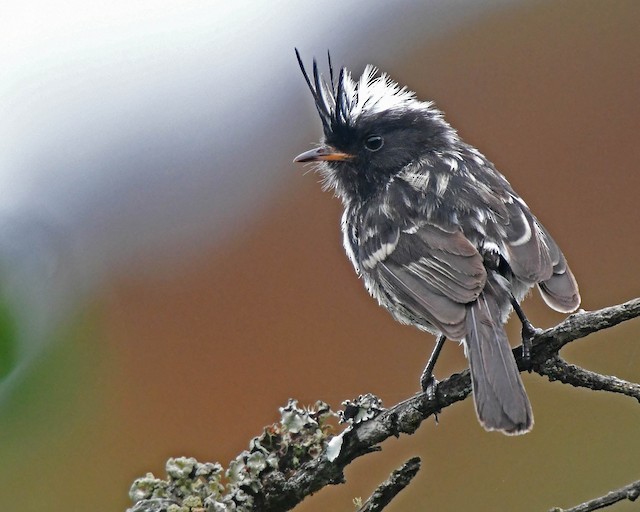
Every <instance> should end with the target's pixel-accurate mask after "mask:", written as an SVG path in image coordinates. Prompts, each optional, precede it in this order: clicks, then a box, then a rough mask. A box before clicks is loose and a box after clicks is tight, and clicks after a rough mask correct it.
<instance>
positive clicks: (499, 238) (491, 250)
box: [296, 56, 580, 434]
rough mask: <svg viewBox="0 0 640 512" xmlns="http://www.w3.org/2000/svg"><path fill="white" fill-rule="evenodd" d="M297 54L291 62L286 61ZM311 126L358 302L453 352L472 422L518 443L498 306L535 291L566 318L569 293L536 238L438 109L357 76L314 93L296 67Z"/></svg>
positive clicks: (313, 155) (545, 236) (551, 247)
mask: <svg viewBox="0 0 640 512" xmlns="http://www.w3.org/2000/svg"><path fill="white" fill-rule="evenodd" d="M298 58H299V56H298ZM300 65H301V68H302V69H303V73H304V75H305V78H306V79H307V82H308V85H309V88H310V89H311V91H312V93H313V96H314V99H315V101H316V107H317V109H318V112H319V114H320V117H321V119H322V122H323V130H324V139H323V141H322V145H321V146H320V147H319V148H317V149H315V150H311V151H308V152H306V153H303V154H302V155H300V156H299V157H297V158H296V161H302V162H306V161H316V162H320V165H319V171H320V173H321V174H322V176H323V179H324V183H325V186H326V187H328V188H332V189H334V190H335V191H336V194H337V195H338V196H339V197H340V198H341V200H342V202H343V204H344V207H345V211H344V215H343V218H342V231H343V235H344V246H345V250H346V252H347V255H348V256H349V259H350V260H351V262H352V263H353V266H354V268H355V270H356V272H357V273H358V274H359V275H360V276H361V277H362V278H363V280H364V284H365V286H366V288H367V290H368V291H369V293H370V294H371V295H372V296H373V297H374V298H375V299H377V301H378V302H379V303H380V304H381V305H382V306H384V307H385V308H386V309H387V310H388V311H389V312H390V313H391V314H392V315H393V317H394V318H395V319H396V320H398V321H399V322H401V323H403V324H409V325H414V326H416V327H418V328H419V329H421V330H424V331H428V332H431V333H441V334H443V335H445V336H446V337H447V338H449V339H452V340H458V341H461V342H463V343H464V345H465V348H466V354H467V357H468V359H469V366H470V369H471V379H472V385H473V396H474V400H475V406H476V412H477V415H478V418H479V420H480V423H481V424H482V425H483V426H484V427H485V428H486V429H487V430H499V431H502V432H504V433H507V434H519V433H524V432H527V431H528V430H530V428H531V426H532V425H533V414H532V412H531V406H530V404H529V400H528V398H527V394H526V392H525V390H524V387H523V384H522V380H521V378H520V374H519V372H518V369H517V366H516V363H515V359H514V358H513V355H512V352H511V348H510V345H509V341H508V339H507V336H506V334H505V331H504V327H503V326H504V323H505V322H506V320H507V318H508V316H509V314H510V312H511V310H512V305H511V298H512V297H513V298H515V300H516V301H518V302H520V301H521V300H522V299H523V298H524V296H525V294H526V293H527V292H528V290H529V289H530V288H531V287H532V286H534V285H536V284H537V285H538V286H539V289H540V291H541V294H542V297H543V298H544V300H545V301H546V303H547V304H548V305H549V306H550V307H552V308H554V309H556V310H558V311H561V312H565V313H568V312H570V311H573V310H575V309H576V308H577V307H578V305H579V304H580V296H579V293H578V287H577V284H576V280H575V278H574V277H573V274H572V273H571V271H570V270H569V267H568V266H567V262H566V260H565V258H564V256H563V255H562V253H561V251H560V249H559V248H558V246H557V244H556V243H555V241H554V240H553V239H552V238H551V236H550V235H549V233H548V232H547V231H546V230H545V229H544V228H543V227H542V225H541V224H540V223H539V222H538V220H537V219H536V218H535V217H534V216H533V214H532V213H531V212H530V211H529V208H528V207H527V205H526V204H525V202H524V201H523V200H522V199H521V198H520V196H518V194H516V192H515V191H514V190H513V189H512V187H511V185H510V184H509V183H508V181H507V180H506V179H505V178H504V177H503V176H502V175H501V174H500V173H499V172H498V171H497V170H496V169H495V167H494V166H493V164H492V163H491V162H490V161H488V160H487V159H486V158H485V157H484V156H483V155H482V154H481V153H480V152H479V151H477V150H476V149H475V148H473V147H472V146H470V145H468V144H466V143H464V142H463V141H461V140H460V138H459V137H458V135H457V133H456V132H455V130H454V129H453V128H452V127H451V126H450V125H449V124H448V123H447V122H446V121H445V120H444V118H443V115H442V113H441V112H440V111H439V110H437V109H436V108H435V107H434V106H433V104H432V103H430V102H420V101H418V100H417V99H415V96H414V94H413V93H411V92H410V91H407V90H406V89H403V88H400V87H399V86H398V85H397V84H395V83H394V82H392V81H391V80H390V79H389V78H388V77H387V76H386V75H384V74H383V75H381V76H378V75H376V70H375V68H371V67H367V68H366V69H365V72H364V74H363V75H362V77H361V78H360V79H359V80H358V81H357V82H355V81H354V80H352V79H351V76H350V74H349V73H348V72H347V71H346V70H344V69H343V70H341V71H340V74H339V76H338V77H337V81H335V80H334V79H335V77H334V76H333V71H331V80H330V82H329V83H327V82H326V81H325V80H324V79H323V78H322V77H321V76H320V74H319V73H318V70H317V66H316V64H315V61H314V67H313V80H311V79H310V78H309V77H308V76H307V74H306V72H305V71H304V67H303V66H302V63H301V62H300Z"/></svg>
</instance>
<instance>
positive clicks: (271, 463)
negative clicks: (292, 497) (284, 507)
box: [128, 400, 334, 512]
mask: <svg viewBox="0 0 640 512" xmlns="http://www.w3.org/2000/svg"><path fill="white" fill-rule="evenodd" d="M280 415H281V419H280V422H278V423H274V424H273V425H271V426H269V427H266V428H265V429H264V432H263V433H262V435H260V436H258V437H255V438H253V439H252V440H251V442H250V443H249V450H245V451H243V452H242V453H240V455H238V456H237V457H236V458H235V459H234V460H232V461H231V462H230V464H229V468H228V469H227V470H226V471H224V470H223V468H222V466H221V465H220V464H218V463H211V462H206V463H202V462H198V461H197V460H196V459H194V458H193V457H177V458H171V459H169V460H168V461H167V464H166V472H167V478H166V479H164V480H163V479H160V478H156V477H155V476H154V475H153V474H151V473H147V475H145V476H144V477H142V478H138V479H137V480H136V481H135V482H134V483H133V485H132V486H131V490H130V491H129V497H130V498H131V500H132V501H133V502H134V503H135V505H134V506H133V507H132V508H130V509H129V511H128V512H227V511H235V512H249V511H252V510H255V509H256V504H257V503H259V502H260V500H261V499H262V494H261V493H262V490H263V482H264V479H265V477H267V476H269V475H271V474H272V473H277V474H278V476H279V477H280V478H281V479H286V478H287V477H288V476H290V475H291V474H292V473H293V472H294V471H295V470H296V469H297V468H298V467H299V466H300V465H301V464H304V463H305V462H307V461H309V460H312V459H314V458H316V457H318V456H319V455H320V453H321V452H322V450H323V449H324V448H325V446H326V443H327V438H328V434H329V431H330V429H331V426H330V425H329V423H328V421H327V420H328V419H329V418H330V417H331V416H334V413H333V412H332V411H331V409H330V408H329V406H328V405H327V404H325V403H324V402H317V403H316V404H315V405H314V406H313V407H311V408H301V407H299V406H298V403H297V401H295V400H289V402H288V403H287V405H286V406H284V407H281V408H280Z"/></svg>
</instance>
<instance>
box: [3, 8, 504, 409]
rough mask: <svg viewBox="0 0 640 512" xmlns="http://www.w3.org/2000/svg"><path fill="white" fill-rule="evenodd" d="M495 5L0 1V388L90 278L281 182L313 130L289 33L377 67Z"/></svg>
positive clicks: (158, 256)
mask: <svg viewBox="0 0 640 512" xmlns="http://www.w3.org/2000/svg"><path fill="white" fill-rule="evenodd" d="M510 3H515V2H513V1H511V2H510V1H507V0H503V1H497V0H496V1H477V0H430V1H425V2H416V1H412V0H402V1H396V2H393V4H390V3H389V2H387V1H384V0H376V1H369V2H358V1H353V2H348V1H347V2H345V1H344V0H337V1H335V0H330V1H324V2H294V1H280V2H258V1H254V2H251V1H245V2H237V1H234V2H214V1H210V2H193V1H184V0H180V1H178V0H176V1H159V0H153V1H130V0H128V1H122V0H116V1H111V2H87V1H85V0H83V1H68V2H64V1H29V0H27V1H19V2H15V1H10V0H9V1H5V2H3V5H2V6H1V7H0V64H1V66H2V72H1V73H2V78H1V79H0V272H1V275H0V289H1V290H2V294H3V296H4V300H5V302H6V304H7V307H8V308H9V309H10V311H11V312H12V314H13V315H15V318H16V321H17V323H18V327H19V330H18V335H19V336H18V340H17V341H16V347H17V352H16V364H15V366H14V368H13V369H12V371H11V372H10V373H9V374H8V376H7V377H5V380H4V383H3V388H2V389H4V392H5V393H6V392H7V391H8V390H9V389H10V386H7V384H9V383H11V382H12V381H13V380H15V379H16V378H17V377H18V376H19V375H20V372H21V370H23V369H24V368H27V367H28V365H29V362H30V361H32V360H33V358H34V357H35V356H37V355H38V354H39V353H40V352H41V351H42V348H43V346H45V345H46V343H47V342H49V341H50V340H51V339H52V337H51V336H50V333H51V332H52V331H53V330H54V329H55V327H56V325H57V324H58V323H59V322H61V321H62V320H64V318H65V317H67V316H68V315H70V314H71V313H72V312H73V310H74V309H75V308H77V307H78V305H79V304H80V301H83V300H85V298H86V297H87V296H88V294H89V295H90V294H91V293H92V291H93V290H95V289H96V286H98V285H99V284H100V282H101V281H102V280H103V279H105V277H106V276H109V275H110V274H112V273H114V272H134V273H140V272H145V273H150V274H153V273H154V272H158V271H160V270H159V269H162V271H167V268H170V267H171V265H172V264H174V262H175V261H177V260H179V259H183V258H186V257H190V256H191V255H192V254H195V253H196V252H197V250H198V249H199V248H202V247H204V246H210V245H211V244H216V243H221V241H223V240H225V239H227V237H229V236H233V234H234V233H235V232H238V231H240V232H242V230H243V229H244V228H245V227H246V226H247V225H248V224H249V223H251V219H252V218H255V216H256V215H259V213H260V210H261V209H262V208H264V207H266V206H267V205H268V204H269V202H270V201H273V200H274V198H275V197H276V193H277V192H278V191H282V190H285V189H286V187H287V182H288V180H289V179H290V177H291V173H292V172H299V169H297V168H295V167H294V166H293V164H292V163H291V160H292V157H293V156H295V155H296V154H297V153H298V152H300V151H302V150H305V149H307V148H308V147H310V143H311V141H313V140H314V139H316V137H318V136H319V132H320V125H319V123H315V125H314V124H313V123H314V121H317V119H316V118H315V116H314V113H313V112H314V110H313V105H312V101H311V97H310V95H309V93H308V91H307V90H306V86H305V85H304V81H303V79H302V77H301V75H300V72H299V69H298V65H297V63H296V61H295V56H294V51H293V49H294V47H298V48H299V49H300V51H301V53H302V56H303V59H305V61H307V62H309V63H310V62H311V58H312V57H313V56H317V57H318V58H319V60H321V61H323V63H324V59H325V55H326V51H327V49H330V50H331V52H332V56H333V60H334V63H335V64H336V65H340V64H345V65H348V66H349V67H350V68H352V69H354V72H356V73H357V72H359V71H360V70H361V67H362V66H363V65H364V64H366V63H367V62H372V63H374V64H377V65H379V66H381V67H383V68H385V69H386V70H391V69H392V67H393V66H392V64H393V58H394V56H397V55H399V54H402V53H403V52H405V51H410V50H411V49H412V48H413V47H414V46H416V45H418V44H420V43H421V42H424V40H425V39H428V38H431V37H436V36H439V35H441V34H442V33H443V31H450V30H456V28H457V27H459V26H460V25H462V24H463V23H467V22H469V20H470V19H471V18H473V17H475V16H478V15H481V14H483V13H487V12H488V11H489V10H491V9H493V8H499V7H503V6H504V5H505V4H510ZM347 49H348V51H347ZM314 126H315V129H314V128H313V127H314ZM0 398H1V396H0Z"/></svg>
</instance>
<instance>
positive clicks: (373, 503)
mask: <svg viewBox="0 0 640 512" xmlns="http://www.w3.org/2000/svg"><path fill="white" fill-rule="evenodd" d="M419 470H420V457H413V458H411V459H409V460H408V461H406V462H405V463H404V464H403V465H402V466H400V467H399V468H398V469H396V470H395V471H393V473H391V475H390V476H389V478H388V479H387V480H385V481H384V482H382V483H381V484H380V485H379V486H378V488H377V489H376V490H375V491H373V494H371V496H369V498H368V499H367V501H365V502H364V503H363V504H362V506H361V507H359V508H358V511H357V512H378V511H379V510H383V509H384V508H385V507H386V506H387V505H388V504H389V503H391V500H392V499H393V498H395V497H396V496H397V495H398V493H399V492H400V491H401V490H402V489H404V488H405V487H406V486H407V485H409V484H410V483H411V480H413V477H414V476H416V474H417V473H418V471H419Z"/></svg>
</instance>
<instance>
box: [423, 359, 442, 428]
mask: <svg viewBox="0 0 640 512" xmlns="http://www.w3.org/2000/svg"><path fill="white" fill-rule="evenodd" d="M426 370H427V369H426V368H425V371H424V372H422V376H421V377H420V386H421V387H422V391H423V392H424V393H425V394H426V395H427V398H428V399H429V400H435V399H436V392H437V391H438V384H439V382H438V381H437V380H436V378H435V377H434V376H433V374H432V373H429V374H427V372H426ZM438 414H440V409H438V410H437V411H435V412H434V413H433V417H434V419H435V421H436V425H437V424H438Z"/></svg>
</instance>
